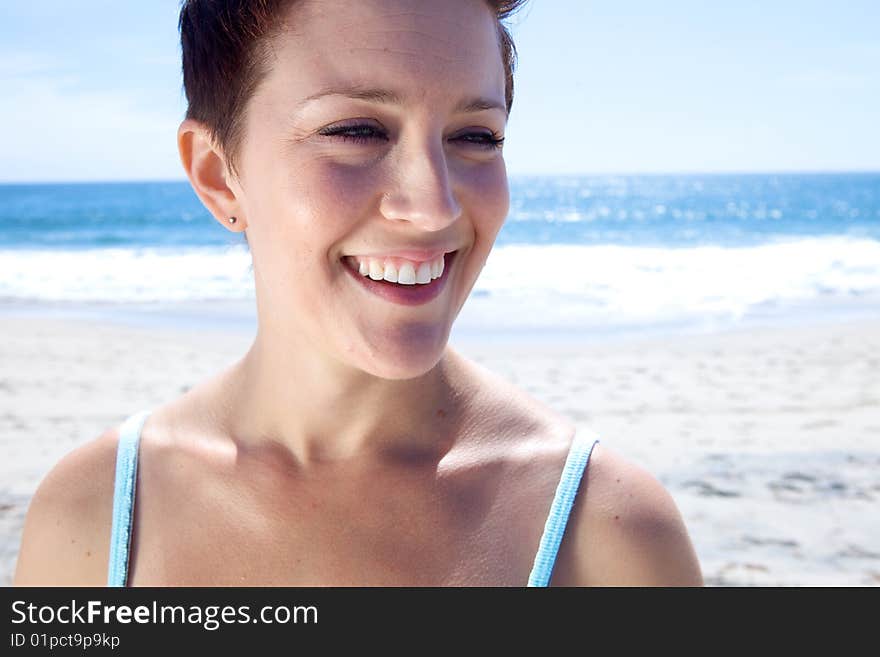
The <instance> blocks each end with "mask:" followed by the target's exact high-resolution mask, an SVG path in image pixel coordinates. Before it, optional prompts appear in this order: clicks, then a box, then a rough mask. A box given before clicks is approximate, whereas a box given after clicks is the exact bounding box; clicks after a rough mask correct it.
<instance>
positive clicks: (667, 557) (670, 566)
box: [552, 442, 703, 586]
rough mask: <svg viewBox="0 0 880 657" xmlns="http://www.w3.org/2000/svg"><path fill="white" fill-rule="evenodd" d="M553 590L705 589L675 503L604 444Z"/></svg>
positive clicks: (587, 479) (581, 495)
mask: <svg viewBox="0 0 880 657" xmlns="http://www.w3.org/2000/svg"><path fill="white" fill-rule="evenodd" d="M552 583H553V584H554V585H556V586H560V585H562V586H588V585H589V586H701V585H702V583H703V582H702V575H701V572H700V566H699V562H698V561H697V557H696V553H695V551H694V548H693V545H692V543H691V540H690V537H689V536H688V533H687V529H686V528H685V525H684V521H683V520H682V517H681V513H680V512H679V510H678V507H677V506H676V504H675V501H674V500H673V499H672V496H671V495H670V494H669V492H668V491H667V490H666V488H665V487H664V486H663V484H661V483H660V481H658V480H657V479H656V478H655V477H654V476H653V475H652V474H651V473H649V472H648V471H647V470H646V469H645V468H643V467H641V466H640V465H637V464H636V463H634V462H632V461H630V460H629V459H627V458H626V457H624V456H623V455H621V454H619V453H618V452H616V451H615V450H614V449H611V448H608V447H607V446H605V445H604V444H603V443H602V442H600V443H598V444H596V446H595V447H594V448H593V451H592V454H591V456H590V461H589V465H588V468H587V471H586V475H585V476H584V478H583V480H582V481H581V484H580V490H579V491H578V495H577V497H576V498H575V504H574V506H573V508H572V511H571V516H570V517H569V525H568V527H567V529H566V534H565V539H564V540H563V542H562V545H561V546H560V550H559V555H558V558H557V568H556V570H555V572H554V575H553V580H552Z"/></svg>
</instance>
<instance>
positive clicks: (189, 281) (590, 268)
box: [0, 237, 880, 329]
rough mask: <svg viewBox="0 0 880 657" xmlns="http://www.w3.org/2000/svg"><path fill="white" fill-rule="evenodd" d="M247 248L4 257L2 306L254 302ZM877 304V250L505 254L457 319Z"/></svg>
mask: <svg viewBox="0 0 880 657" xmlns="http://www.w3.org/2000/svg"><path fill="white" fill-rule="evenodd" d="M250 265H251V256H250V254H249V253H248V251H247V250H246V249H244V248H243V247H240V246H230V247H225V248H208V247H203V248H198V249H189V250H180V249H159V248H138V249H100V250H81V251H50V250H5V251H0V271H2V272H3V273H2V278H0V298H3V299H8V300H31V301H71V302H121V303H129V302H138V303H143V302H169V301H203V300H217V301H238V300H248V299H253V297H254V283H253V272H252V271H250V269H249V267H250ZM878 299H880V242H877V241H875V240H870V239H855V238H847V237H815V238H806V239H800V240H792V241H786V242H778V243H767V244H763V245H760V246H750V247H737V248H727V247H718V246H703V247H682V248H649V247H626V246H617V245H608V246H574V245H572V246H568V245H558V246H557V245H550V246H532V245H511V246H496V247H495V249H494V250H493V252H492V254H491V255H490V257H489V259H488V261H487V263H486V266H485V268H484V269H483V271H482V273H481V275H480V278H479V280H478V281H477V283H476V285H475V286H474V288H473V291H472V294H471V298H470V299H469V300H468V301H467V303H466V304H465V307H464V309H463V311H462V313H461V315H460V316H459V323H462V324H464V325H466V326H468V327H470V328H473V329H479V328H480V327H493V328H511V329H517V328H523V329H541V328H547V327H557V328H573V329H574V328H578V327H626V326H641V325H644V326H650V325H660V324H668V325H674V324H676V323H693V322H694V321H698V322H714V321H720V322H728V323H729V322H737V321H739V320H741V319H743V318H744V317H746V316H748V315H750V314H752V315H753V314H755V313H761V312H767V311H768V309H777V310H779V309H781V310H783V311H784V309H785V308H787V307H794V306H803V305H804V304H812V305H813V306H814V307H817V308H823V307H827V308H831V307H832V306H835V305H836V306H840V305H841V304H846V305H847V307H858V306H860V305H862V306H863V307H864V309H865V310H867V309H868V308H869V305H870V304H872V303H877V301H878Z"/></svg>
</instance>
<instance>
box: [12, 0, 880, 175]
mask: <svg viewBox="0 0 880 657" xmlns="http://www.w3.org/2000/svg"><path fill="white" fill-rule="evenodd" d="M177 13H178V2H177V0H150V1H149V2H119V0H80V1H78V2H69V1H67V0H65V1H62V0H42V1H41V2H34V3H32V2H25V1H23V0H22V1H7V2H4V3H3V15H4V20H3V21H2V23H0V83H2V89H3V98H2V101H0V181H42V180H46V181H58V180H142V179H183V172H182V170H181V168H180V164H179V162H178V158H177V151H176V145H175V131H176V128H177V124H178V123H179V121H180V119H181V118H182V116H183V112H184V108H185V105H184V100H183V94H182V91H181V81H180V72H179V69H180V62H179V45H178V35H177ZM512 30H513V34H514V38H515V40H516V43H517V48H518V51H519V54H520V65H519V68H518V70H517V77H516V98H515V101H514V108H513V112H512V114H511V118H510V123H509V125H508V130H507V140H506V142H505V146H504V150H505V159H506V162H507V169H508V173H510V174H511V175H515V174H526V173H528V174H554V173H567V174H571V173H638V172H648V173H657V172H724V171H759V172H763V171H867V170H872V171H877V170H880V127H878V126H880V3H878V2H876V0H851V1H848V2H846V3H829V2H827V1H825V2H814V1H812V0H800V1H798V2H794V1H788V0H777V1H775V2H756V1H752V0H739V1H737V2H727V3H724V5H723V6H722V5H721V4H720V3H703V2H696V1H676V0H671V1H670V2H648V1H647V0H644V1H636V0H618V1H615V2H611V1H604V2H591V1H589V0H531V2H530V3H529V4H527V5H526V8H525V9H524V10H523V11H522V12H521V13H520V14H519V15H518V16H517V17H516V18H515V19H514V20H513V25H512Z"/></svg>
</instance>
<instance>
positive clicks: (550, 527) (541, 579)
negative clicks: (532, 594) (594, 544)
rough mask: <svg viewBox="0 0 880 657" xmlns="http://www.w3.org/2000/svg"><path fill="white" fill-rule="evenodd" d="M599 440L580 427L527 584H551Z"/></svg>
mask: <svg viewBox="0 0 880 657" xmlns="http://www.w3.org/2000/svg"><path fill="white" fill-rule="evenodd" d="M598 442H599V440H598V438H596V436H595V434H593V433H592V432H590V431H583V430H579V431H578V433H576V434H575V436H574V439H573V440H572V443H571V448H570V449H569V450H568V457H567V458H566V460H565V466H564V467H563V468H562V476H561V477H560V479H559V484H558V485H557V486H556V495H555V496H554V498H553V503H552V504H551V505H550V514H549V515H548V516H547V522H546V523H545V524H544V534H543V535H542V536H541V542H540V544H539V545H538V552H537V554H536V555H535V563H534V565H533V566H532V572H531V574H530V575H529V582H528V584H527V586H548V585H549V583H550V576H551V575H552V574H553V566H554V564H555V563H556V553H557V552H558V551H559V545H560V543H562V536H563V534H565V526H566V524H567V523H568V516H569V514H570V513H571V508H572V506H574V498H575V495H577V492H578V488H579V487H580V483H581V479H582V478H583V476H584V473H585V472H586V470H587V465H588V464H589V462H590V454H592V453H593V447H595V446H596V443H598Z"/></svg>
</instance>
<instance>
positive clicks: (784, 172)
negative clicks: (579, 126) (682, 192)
mask: <svg viewBox="0 0 880 657" xmlns="http://www.w3.org/2000/svg"><path fill="white" fill-rule="evenodd" d="M810 175H816V176H832V175H880V168H877V169H765V170H761V169H737V170H729V171H728V170H720V171H719V170H714V171H712V170H707V171H696V170H680V171H675V170H670V171H585V172H567V173H529V172H524V171H521V172H509V173H508V174H507V177H508V178H587V177H589V178H604V177H617V176H621V177H637V176H644V177H650V176H657V177H663V176H810ZM188 182H189V180H188V179H187V178H186V177H182V178H118V179H106V178H103V179H102V178H94V179H79V180H76V179H74V180H70V179H51V180H0V186H8V187H11V186H14V185H21V186H37V185H127V184H129V185H130V184H147V183H154V184H161V183H188Z"/></svg>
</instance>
